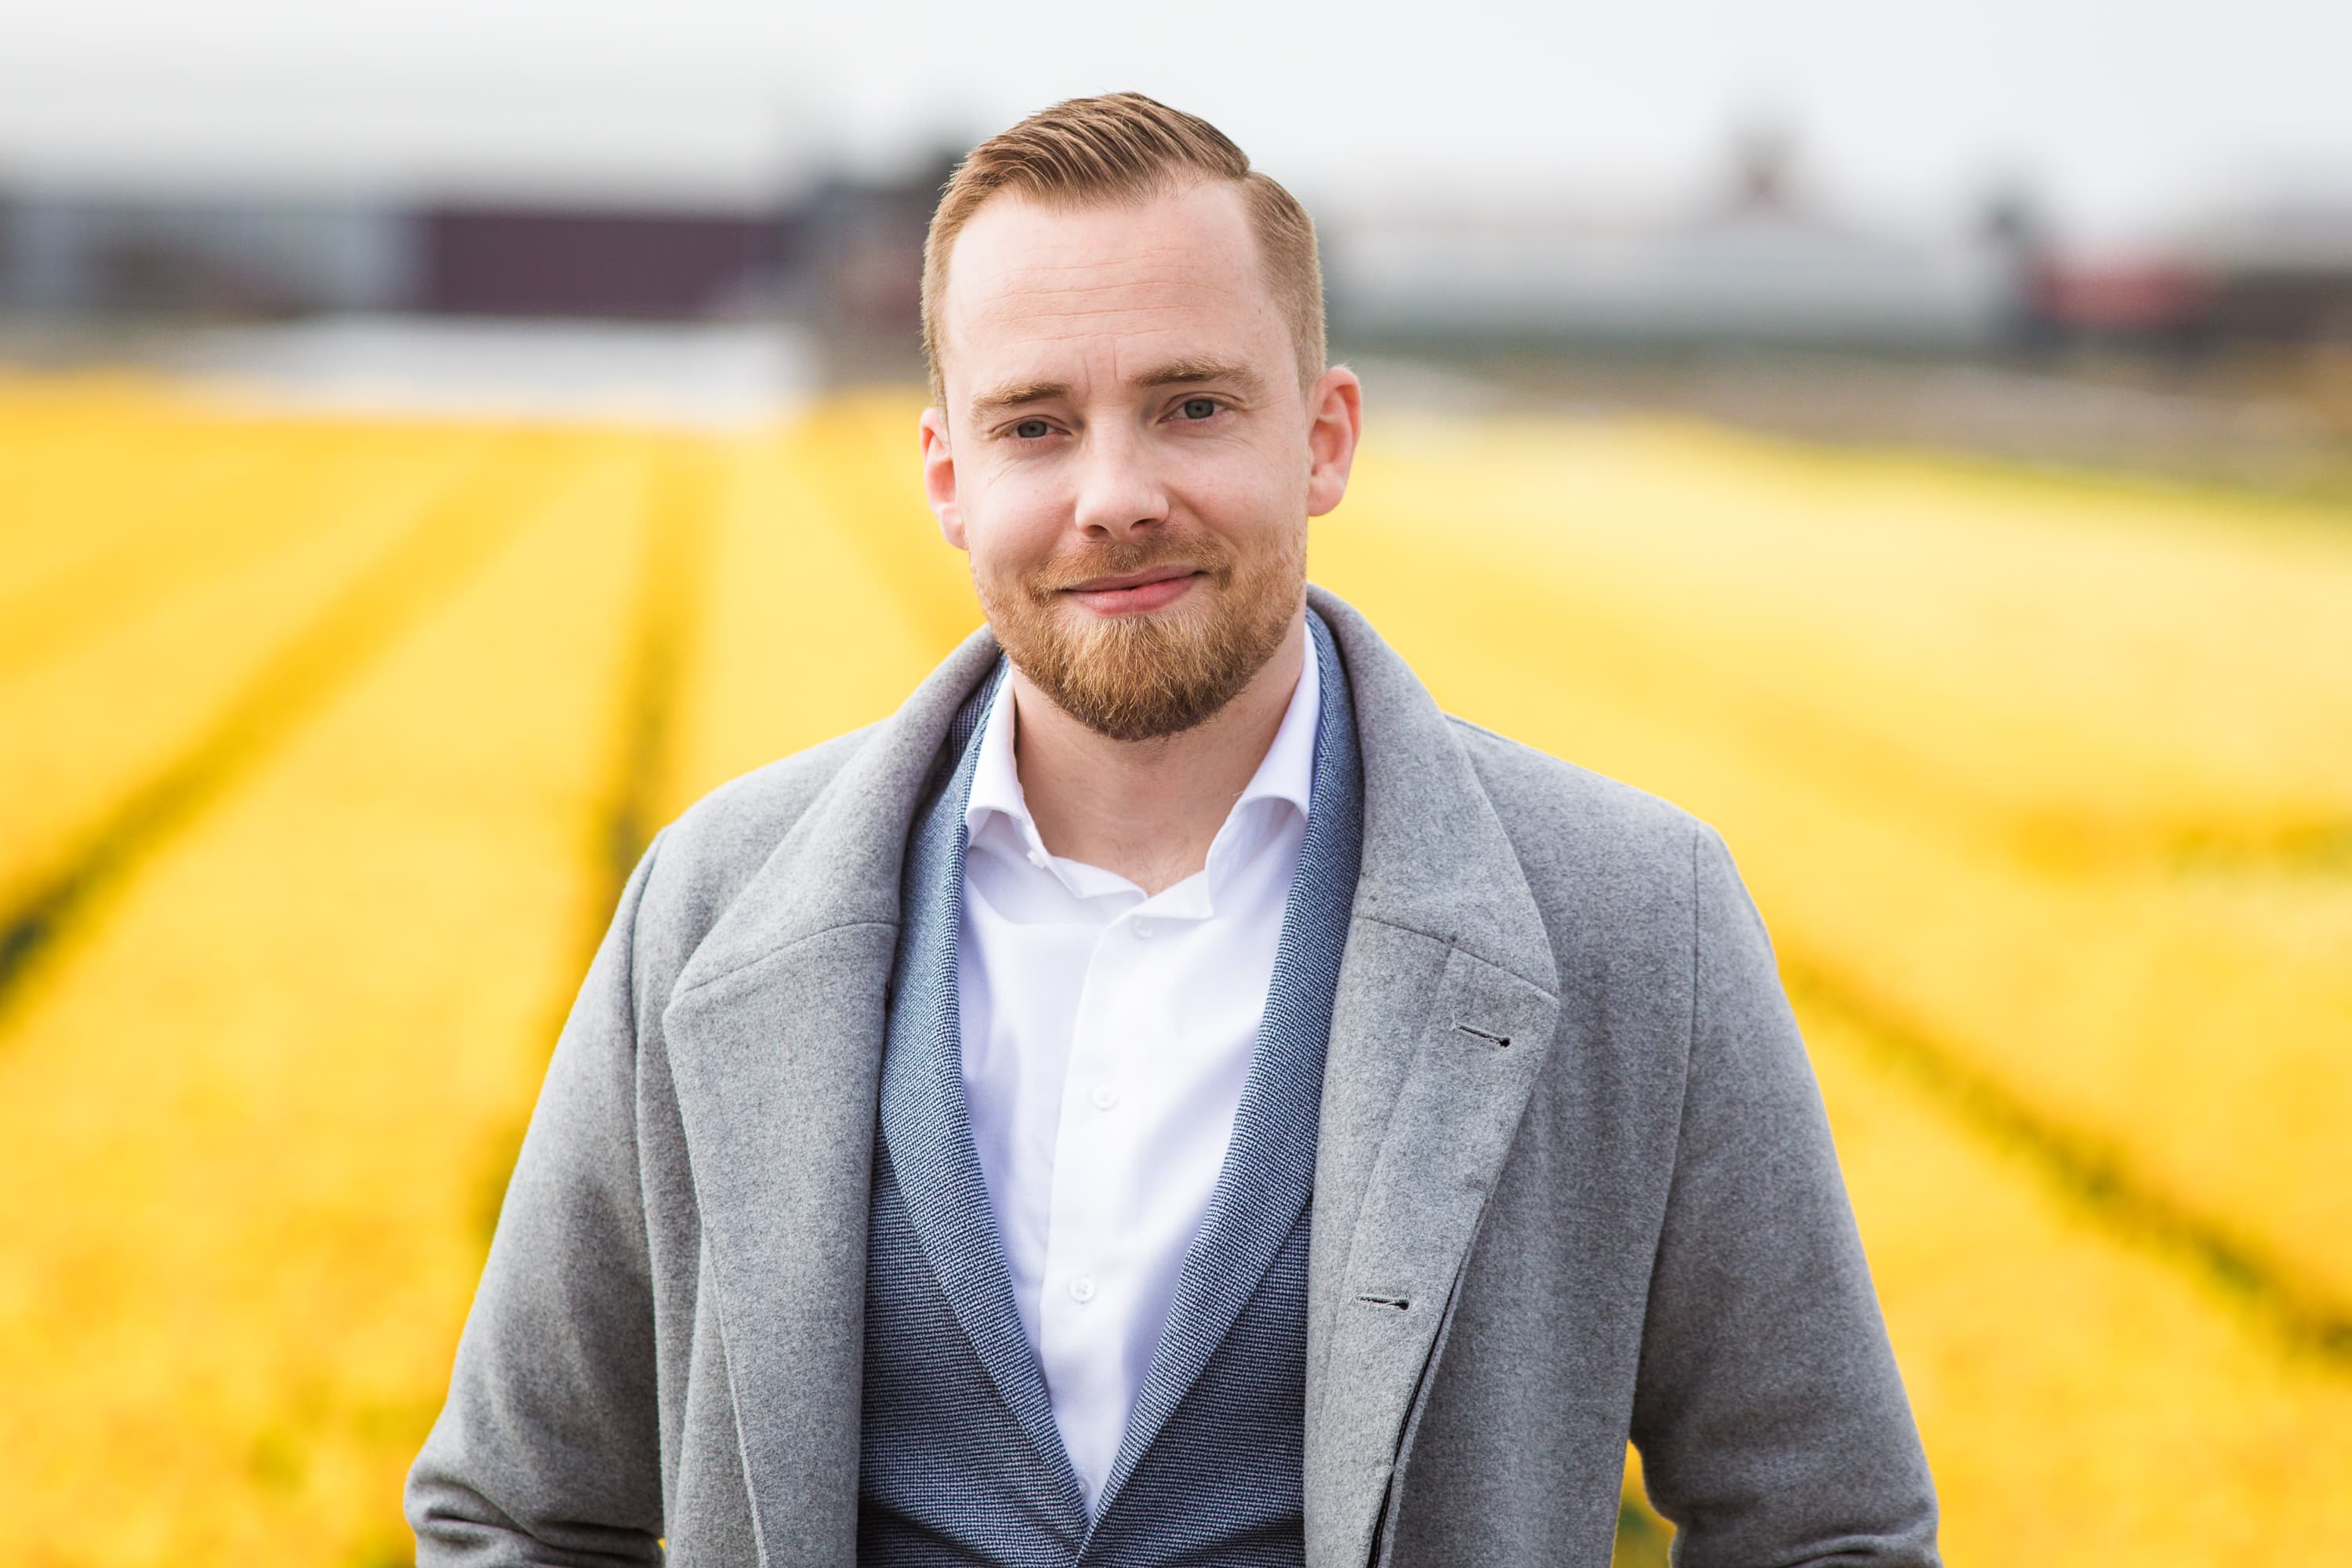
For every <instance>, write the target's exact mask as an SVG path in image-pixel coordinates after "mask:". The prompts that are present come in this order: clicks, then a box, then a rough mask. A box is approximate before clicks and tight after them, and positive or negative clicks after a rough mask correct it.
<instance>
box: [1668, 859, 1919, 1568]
mask: <svg viewBox="0 0 2352 1568" xmlns="http://www.w3.org/2000/svg"><path fill="white" fill-rule="evenodd" d="M1692 857H1693V864H1692V877H1693V882H1694V892H1695V911H1696V912H1695V916H1694V922H1693V931H1692V958H1691V963H1692V965H1693V969H1694V982H1695V984H1694V991H1693V1001H1692V1014H1691V1034H1690V1057H1689V1064H1688V1075H1687V1077H1686V1079H1685V1087H1684V1100H1683V1109H1682V1120H1681V1125H1680V1131H1679V1137H1678V1142H1677V1145H1676V1150H1675V1166H1674V1174H1673V1178H1672V1185H1671V1188H1670V1190H1669V1193H1668V1195H1667V1200H1666V1212H1665V1220H1664V1229H1663V1231H1662V1233H1661V1236H1660V1239H1659V1245H1658V1255H1657V1258H1656V1262H1655V1265H1654V1271H1653V1274H1652V1278H1651V1285H1650V1300H1649V1307H1648V1313H1647V1320H1646V1322H1645V1325H1644V1329H1643V1345H1642V1360H1641V1371H1640V1374H1639V1379H1638V1382H1637V1384H1636V1386H1635V1393H1634V1406H1633V1439H1634V1442H1635V1445H1636V1446H1637V1447H1639V1448H1640V1449H1641V1452H1642V1461H1643V1467H1642V1468H1643V1479H1644V1483H1645V1484H1646V1485H1647V1487H1648V1488H1649V1490H1650V1496H1651V1498H1652V1500H1654V1502H1655V1503H1656V1505H1657V1507H1658V1509H1659V1510H1660V1511H1661V1512H1662V1513H1664V1515H1665V1516H1666V1517H1667V1518H1669V1519H1671V1520H1673V1521H1675V1525H1676V1526H1677V1527H1678V1530H1679V1532H1680V1533H1679V1536H1678V1539H1677V1541H1676V1542H1675V1562H1676V1563H1677V1564H1678V1568H1730V1565H1732V1564H1741V1565H1748V1564H1757V1563H1773V1564H1780V1565H1794V1564H1801V1563H1812V1564H1826V1563H1872V1564H1878V1563H1906V1564H1934V1563H1936V1562H1937V1554H1936V1495H1935V1489H1934V1486H1933V1483H1932V1482H1931V1481H1930V1479H1929V1477H1928V1473H1927V1458H1926V1456H1925V1454H1924V1453H1923V1452H1922V1450H1921V1448H1920V1444H1919V1436H1918V1432H1917V1430H1916V1427H1915V1426H1914V1425H1913V1423H1912V1418H1911V1410H1910V1405H1909V1403H1908V1402H1907V1401H1906V1398H1905V1396H1904V1393H1903V1384H1902V1379H1901V1377H1900V1375H1899V1374H1898V1373H1897V1372H1896V1370H1895V1357H1894V1352H1893V1351H1892V1349H1891V1348H1890V1347H1889V1345H1888V1343H1887V1339H1886V1331H1885V1324H1884V1322H1883V1321H1882V1320H1881V1319H1880V1316H1879V1311H1878V1301H1877V1298H1876V1296H1875V1295H1874V1292H1873V1290H1872V1289H1871V1283H1870V1271H1869V1268H1868V1265H1867V1264H1866V1263H1865V1262H1864V1258H1863V1252H1862V1242H1861V1238H1860V1237H1859V1236H1858V1234H1857V1233H1856V1231H1855V1229H1854V1223H1853V1211H1852V1209H1851V1208H1850V1206H1849V1205H1848V1203H1847V1199H1846V1193H1845V1185H1844V1183H1843V1180H1842V1179H1841V1177H1840V1176H1839V1173H1838V1165H1837V1155H1836V1152H1835V1151H1834V1150H1833V1149H1832V1146H1831V1143H1830V1131H1829V1122H1828V1119H1827V1117H1826V1116H1825V1115H1824V1113H1823V1110H1822V1099H1821V1091H1820V1089H1819V1087H1818V1086H1817V1085H1816V1084H1815V1082H1814V1080H1813V1075H1812V1070H1811V1067H1810V1066H1809V1065H1808V1063H1807V1061H1806V1058H1805V1049H1804V1043H1803V1041H1802V1040H1801V1039H1800V1038H1799V1037H1798V1033H1797V1026H1796V1020H1795V1018H1794V1017H1793V1016H1792V1015H1791V1014H1790V1008H1789V1003H1788V998H1787V996H1786V994H1784V993H1783V992H1782V990H1781V988H1780V977H1779V974H1778V972H1777V970H1776V969H1775V967H1774V964H1773V958H1772V949H1771V943H1770V941H1769V938H1768V937H1767V936H1766V934H1765V931H1764V924H1763V921H1762V920H1761V919H1760V918H1759V916H1758V914H1757V912H1756V908H1755V905H1754V904H1753V903H1752V902H1751V901H1750V900H1749V899H1748V892H1747V889H1745V888H1744V887H1743V886H1742V885H1741V883H1740V880H1739V875H1738V871H1737V870H1735V869H1734V868H1733V866H1732V862H1731V857H1730V854H1729V852H1728V851H1727V849H1726V848H1725V847H1724V845H1723V841H1722V839H1721V838H1720V837H1717V835H1716V834H1715V832H1714V831H1713V830H1712V829H1702V830H1701V831H1700V832H1699V833H1698V835H1697V837H1696V841H1695V843H1694V845H1693V848H1692Z"/></svg>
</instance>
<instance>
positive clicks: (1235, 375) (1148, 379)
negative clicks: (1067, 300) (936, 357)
mask: <svg viewBox="0 0 2352 1568" xmlns="http://www.w3.org/2000/svg"><path fill="white" fill-rule="evenodd" d="M1212 381H1223V382H1228V383H1230V384H1233V385H1235V386H1238V387H1239V388H1241V390H1242V391H1243V392H1244V393H1245V394H1247V395H1250V396H1252V397H1255V396H1256V395H1259V394H1260V393H1261V392H1263V391H1265V377H1264V376H1261V375H1260V374H1258V373H1257V372H1255V371H1254V370H1252V369H1250V367H1249V366H1247V365H1245V364H1236V363H1232V362H1231V361H1227V360H1219V359H1203V358H1188V359H1172V360H1170V361H1168V362H1167V363H1164V364H1157V365H1154V366H1152V367H1151V368H1150V370H1148V371H1145V372H1144V373H1143V374H1141V375H1139V376H1137V377H1135V378H1134V381H1133V384H1134V385H1137V386H1196V385H1199V384H1202V383H1203V382H1212ZM1069 395H1070V384H1069V383H1068V382H1066V381H1008V382H1006V383H1005V384H1003V385H1002V386H998V387H994V388H992V389H991V390H990V391H987V392H984V393H982V394H981V395H979V396H977V397H975V398H973V399H972V400H971V411H972V413H973V414H974V415H975V416H981V417H986V416H989V415H991V414H1000V413H1003V411H1004V410H1006V409H1008V408H1019V407H1021V406H1022V405H1024V404H1030V403H1046V402H1050V401H1052V400H1053V399H1055V398H1057V397H1067V396H1069Z"/></svg>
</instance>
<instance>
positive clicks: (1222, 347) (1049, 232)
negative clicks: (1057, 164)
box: [940, 181, 1287, 384]
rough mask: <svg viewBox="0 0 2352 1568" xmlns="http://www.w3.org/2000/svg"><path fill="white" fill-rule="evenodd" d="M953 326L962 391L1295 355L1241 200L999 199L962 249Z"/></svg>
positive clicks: (947, 344) (1228, 190)
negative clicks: (1051, 374) (1203, 359)
mask: <svg viewBox="0 0 2352 1568" xmlns="http://www.w3.org/2000/svg"><path fill="white" fill-rule="evenodd" d="M943 306H944V309H943V310H941V312H940V315H941V324H942V326H943V327H944V329H945V331H943V332H942V334H941V336H942V340H943V346H944V348H945V350H946V353H945V355H944V356H943V357H944V360H945V363H944V365H943V366H942V368H943V370H944V371H945V372H946V374H947V375H948V378H949V379H950V381H951V382H954V381H960V382H962V383H964V384H971V382H972V381H973V380H975V379H978V378H981V377H987V378H990V379H993V378H996V377H999V376H1003V375H1007V374H1045V372H1047V371H1056V372H1067V371H1069V370H1070V369H1071V362H1073V361H1075V360H1087V361H1090V362H1092V363H1091V367H1090V368H1093V369H1097V370H1108V371H1109V372H1110V373H1111V374H1119V371H1118V367H1119V366H1120V365H1122V364H1124V365H1125V366H1127V367H1128V368H1129V369H1133V368H1136V367H1139V366H1140V365H1142V364H1144V363H1150V362H1158V361H1160V360H1165V359H1168V358H1171V357H1177V356H1181V355H1187V354H1198V353H1205V354H1214V355H1221V356H1223V357H1227V358H1231V359H1236V360H1240V361H1243V362H1245V363H1257V362H1259V361H1261V360H1264V359H1265V358H1266V356H1267V355H1268V354H1273V355H1276V356H1279V355H1281V354H1284V353H1287V348H1286V338H1285V333H1286V327H1285V325H1284V323H1283V321H1282V319H1281V317H1280V314H1279V312H1278V311H1277V310H1276V307H1275V304H1274V301H1273V300H1272V298H1271V296H1270V293H1269V290H1268V289H1267V287H1266V283H1265V273H1264V270H1263V269H1262V268H1261V267H1260V265H1259V261H1258V254H1257V243H1256V239H1255V236H1254V235H1253V233H1252V232H1251V227H1250V221H1249V214H1248V211H1247V208H1246V207H1245V205H1244V202H1243V198H1242V193H1241V191H1240V189H1239V187H1237V186H1235V185H1233V184H1229V183H1226V182H1223V181H1219V182H1214V183H1210V184H1194V185H1192V186H1190V187H1188V188H1186V189H1183V190H1181V191H1177V192H1174V193H1171V194H1168V195H1156V196H1152V197H1150V198H1149V199H1147V200H1144V201H1140V202H1126V201H1120V202H1107V203H1100V204H1090V205H1085V206H1079V207H1055V206H1047V205H1044V204H1043V203H1040V202H1036V201H1034V200H1032V199H1030V198H1028V197H1027V196H1024V195H1018V194H1017V193H1007V194H1005V195H999V196H997V197H994V198H993V199H992V200H991V201H989V202H988V203H987V204H986V205H983V206H982V207H981V209H980V210H979V211H978V212H976V213H974V214H973V215H972V216H971V220H970V221H969V222H968V223H967V224H966V225H965V226H964V228H963V231H962V232H961V234H960V235H958V236H957V237H956V242H955V248H954V249H953V250H952V251H951V252H950V258H949V264H948V286H947V298H946V299H945V300H944V301H943Z"/></svg>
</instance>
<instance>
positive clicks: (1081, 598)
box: [1062, 566, 1201, 616]
mask: <svg viewBox="0 0 2352 1568" xmlns="http://www.w3.org/2000/svg"><path fill="white" fill-rule="evenodd" d="M1200 575H1201V573H1200V570H1199V568H1197V567H1192V566H1155V567H1151V568H1150V569H1149V570H1146V571H1142V572H1129V573H1126V574H1121V575H1117V576H1103V577H1089V578H1087V580H1086V581H1085V582H1083V583H1078V584H1073V585H1072V586H1070V587H1067V588H1065V589H1063V590H1062V591H1063V592H1064V593H1066V594H1067V595H1069V596H1070V597H1072V598H1073V599H1076V601H1077V602H1078V603H1080V604H1082V605H1085V606H1086V607H1087V608H1088V609H1089V610H1092V611H1094V612H1095V613H1096V614H1097V615H1101V616H1120V615H1136V614H1140V613H1142V612H1143V611H1146V610H1156V609H1159V608H1160V606H1162V605H1172V604H1174V603H1175V602H1176V601H1177V600H1178V599H1181V598H1182V597H1183V596H1184V595H1185V594H1187V593H1188V592H1190V591H1191V589H1192V584H1193V582H1194V580H1195V579H1197V578H1198V577H1199V576H1200Z"/></svg>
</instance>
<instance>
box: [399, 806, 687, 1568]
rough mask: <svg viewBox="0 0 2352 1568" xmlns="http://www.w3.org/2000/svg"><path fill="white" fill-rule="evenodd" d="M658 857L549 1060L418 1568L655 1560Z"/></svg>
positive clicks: (464, 1349)
mask: <svg viewBox="0 0 2352 1568" xmlns="http://www.w3.org/2000/svg"><path fill="white" fill-rule="evenodd" d="M659 843H660V841H659V839H658V838H656V842H655V845H654V847H651V848H648V849H647V850H646V855H645V858H643V859H642V860H641V861H640V862H639V863H638V865H637V868H636V870H635V873H634V874H633V875H632V876H631V877H630V878H629V881H628V884H627V887H626V888H625V889H624V891H623V893H622V895H621V900H620V906H619V909H618V910H617V911H616V912H615V914H614V917H613V923H612V926H611V929H610V930H608V931H606V932H605V935H604V942H603V944H602V946H601V947H600V948H599V950H598V952H597V953H596V958H595V962H594V963H593V964H592V965H591V966H590V969H589V972H588V978H587V980H586V981H585V982H584V983H583V985H582V986H581V990H580V994H579V997H578V999H577V1000H576V1001H575V1002H574V1003H573V1005H572V1013H571V1016H570V1017H569V1018H568V1019H567V1020H566V1021H565V1023H564V1026H563V1030H562V1035H561V1036H560V1037H559V1038H558V1040H557V1042H556V1047H555V1052H554V1056H553V1058H552V1059H551V1061H550V1063H549V1066H548V1071H547V1079H546V1081H545V1083H544V1085H543V1086H542V1087H541V1090H540V1096H539V1103H538V1106H537V1108H536V1109H535V1110H533V1111H532V1113H531V1119H530V1131H528V1132H527V1133H526V1134H525V1136H524V1139H523V1144H522V1152H521V1154H520V1157H519V1159H518V1160H517V1162H516V1164H515V1170H514V1175H513V1177H512V1179H511V1180H510V1181H509V1184H508V1187H507V1194H506V1202H505V1204H504V1205H503V1207H502V1208H501V1209H500V1211H499V1223H498V1230H497V1234H496V1236H495V1237H494V1238H493V1239H492V1241H491V1243H490V1254H489V1261H488V1264H487V1265H486V1266H485V1267H484V1268H483V1270H482V1279H481V1285H480V1287H479V1289H478V1290H477V1291H476V1292H475V1296H474V1306H473V1310H472V1311H471V1312H470V1313H469V1314H468V1315H467V1320H466V1329H465V1333H464V1335H463V1337H462V1338H461V1339H460V1341H459V1342H458V1346H457V1366H456V1370H455V1372H454V1373H453V1374H452V1376H451V1378H450V1384H449V1397H448V1402H447V1404H446V1405H444V1406H443V1408H442V1411H441V1416H440V1419H439V1420H438V1421H437V1422H436V1423H435V1425H434V1427H433V1431H432V1434H431V1435H430V1436H428V1437H427V1438H426V1439H425V1447H424V1451H423V1452H422V1453H420V1454H419V1455H418V1456H417V1458H416V1463H415V1467H414V1468H412V1469H411V1470H410V1472H409V1477H408V1488H407V1496H406V1504H407V1513H408V1521H409V1523H410V1524H411V1526H413V1527H414V1528H415V1531H416V1560H417V1563H419V1564H420V1568H434V1565H436V1564H444V1563H446V1564H460V1563H462V1564H467V1565H469V1568H490V1565H492V1564H518V1563H547V1564H555V1563H562V1564H589V1563H597V1564H604V1563H654V1562H658V1561H659V1560H660V1556H661V1551H660V1545H659V1538H660V1536H661V1533H662V1502H661V1488H660V1438H659V1432H658V1417H657V1415H656V1405H655V1389H656V1377H655V1362H654V1357H655V1345H654V1306H653V1294H652V1286H651V1276H650V1270H649V1268H648V1263H647V1244H646V1209H645V1200H644V1196H643V1188H642V1184H641V1182H640V1178H639V1166H638V1159H637V1138H636V1117H635V1098H636V1090H635V1085H636V1065H637V1062H636V1026H635V997H634V991H635V984H634V982H635V974H634V964H633V962H632V949H633V945H634V934H635V925H636V917H637V909H638V905H639V903H640V901H641V900H642V899H643V898H644V895H645V889H646V879H647V877H648V876H649V874H650V872H651V869H652V867H653V863H654V858H655V856H656V853H657V852H658V850H659Z"/></svg>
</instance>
